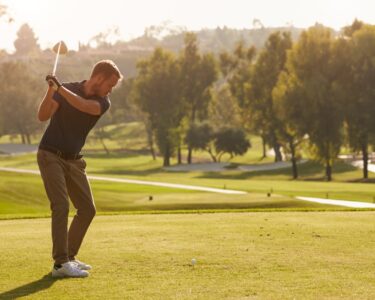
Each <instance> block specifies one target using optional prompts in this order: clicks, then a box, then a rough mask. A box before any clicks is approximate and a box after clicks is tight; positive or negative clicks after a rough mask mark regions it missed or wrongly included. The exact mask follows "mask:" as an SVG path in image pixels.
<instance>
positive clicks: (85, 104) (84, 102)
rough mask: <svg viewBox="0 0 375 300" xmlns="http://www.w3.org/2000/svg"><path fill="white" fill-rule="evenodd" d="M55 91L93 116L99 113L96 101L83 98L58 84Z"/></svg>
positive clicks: (99, 108)
mask: <svg viewBox="0 0 375 300" xmlns="http://www.w3.org/2000/svg"><path fill="white" fill-rule="evenodd" d="M57 92H58V93H59V94H60V95H61V96H63V97H64V98H65V99H66V101H67V102H68V103H69V104H70V105H71V106H73V107H75V108H76V109H78V110H80V111H82V112H84V113H87V114H90V115H93V116H100V115H101V107H100V104H99V102H98V101H95V100H89V99H84V98H82V97H80V96H78V95H77V94H75V93H73V92H71V91H69V90H68V89H67V88H65V87H63V86H60V87H59V89H58V90H57Z"/></svg>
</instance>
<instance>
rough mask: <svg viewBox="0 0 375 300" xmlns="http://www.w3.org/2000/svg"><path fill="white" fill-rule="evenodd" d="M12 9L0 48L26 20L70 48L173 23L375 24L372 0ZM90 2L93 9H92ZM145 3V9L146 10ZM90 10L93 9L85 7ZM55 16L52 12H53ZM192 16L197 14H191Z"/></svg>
mask: <svg viewBox="0 0 375 300" xmlns="http://www.w3.org/2000/svg"><path fill="white" fill-rule="evenodd" d="M0 3H1V4H4V5H6V6H7V8H8V13H9V15H10V17H12V18H13V19H14V22H12V23H7V22H6V18H5V20H4V18H3V20H2V21H1V22H0V34H1V36H2V37H3V39H2V44H1V45H0V48H1V49H5V50H7V51H8V52H13V51H14V46H13V42H14V40H15V39H16V33H17V31H18V30H19V28H20V26H21V25H22V24H24V23H27V24H28V25H29V26H30V27H31V28H32V29H33V31H34V33H35V36H36V37H37V38H38V42H39V45H40V47H41V48H42V49H45V48H49V47H51V46H53V45H54V44H55V43H56V42H57V41H59V40H64V41H65V42H66V43H67V44H68V46H69V48H70V49H78V43H79V42H81V43H84V44H87V43H88V42H89V41H90V39H91V38H93V37H94V36H95V35H98V34H99V33H104V32H109V33H110V35H109V41H111V42H114V41H117V40H121V41H129V40H131V39H134V38H136V37H139V36H142V35H143V34H144V31H145V29H146V28H149V27H151V26H160V25H162V24H167V25H168V26H169V27H172V28H177V29H185V30H187V31H199V30H202V29H215V28H218V27H220V28H223V27H224V26H225V27H227V28H231V29H239V30H240V29H254V28H255V27H254V20H259V21H260V22H261V23H262V25H263V26H264V27H266V28H274V27H291V26H292V27H296V28H302V29H303V28H308V27H310V26H313V25H314V24H316V23H320V24H323V25H324V26H327V27H330V28H332V29H335V30H340V29H341V28H342V27H344V26H348V25H350V24H351V23H352V22H353V21H354V20H355V19H358V20H361V21H363V22H365V23H369V24H374V23H375V15H374V14H372V13H371V12H372V11H374V10H375V3H373V2H371V1H369V0H357V1H353V0H344V1H340V2H339V3H337V1H333V0H328V1H327V0H326V1H324V0H316V1H314V2H312V1H296V0H285V1H283V2H282V3H281V2H278V1H276V0H266V1H263V2H262V3H257V2H255V1H248V2H246V3H243V1H241V0H232V1H231V2H230V3H229V2H228V1H225V0H218V1H213V0H207V1H204V2H202V1H200V2H199V1H197V0H191V1H190V2H186V1H178V2H177V1H172V0H161V1H159V2H158V3H155V2H152V3H147V1H146V0H139V1H138V2H137V3H132V4H129V5H127V3H128V2H127V1H119V0H107V1H106V4H107V7H108V10H107V11H106V15H103V5H102V4H101V3H98V2H91V1H89V0H82V1H79V2H77V1H74V0H65V1H64V5H57V1H56V0H55V1H53V0H34V1H32V2H31V1H30V2H26V1H24V0H0ZM88 5H90V8H88ZM145 8H147V9H145ZM88 10H90V12H91V13H88V12H87V11H88ZM50 16H53V17H50ZM192 16H194V18H192Z"/></svg>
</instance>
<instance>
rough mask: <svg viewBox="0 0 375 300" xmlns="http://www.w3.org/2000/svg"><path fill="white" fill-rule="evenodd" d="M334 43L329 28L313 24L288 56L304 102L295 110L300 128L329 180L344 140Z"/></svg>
mask: <svg viewBox="0 0 375 300" xmlns="http://www.w3.org/2000/svg"><path fill="white" fill-rule="evenodd" d="M333 45H334V43H333V37H332V35H331V30H330V29H328V28H325V27H323V26H320V25H318V26H314V27H311V28H309V29H308V30H307V31H305V32H303V33H302V34H301V36H300V39H299V40H298V42H297V43H296V45H295V46H294V47H293V49H292V50H291V52H290V54H289V57H288V72H289V73H290V74H289V76H293V77H294V79H293V80H294V81H295V82H296V83H297V85H298V88H299V91H298V97H299V98H300V99H301V101H303V105H304V109H303V110H302V111H299V110H298V112H299V113H300V114H301V115H300V116H299V118H300V120H303V121H301V122H300V123H299V126H300V128H299V131H300V132H303V133H306V134H307V135H308V137H309V140H310V143H311V149H312V154H314V156H315V157H316V159H317V160H319V161H321V162H322V163H324V165H325V167H326V172H325V173H326V178H327V180H329V181H330V180H331V179H332V165H333V161H334V160H335V159H336V158H337V155H338V153H339V151H340V147H341V145H342V140H343V134H342V125H343V110H342V106H341V103H340V99H337V94H336V93H335V88H334V82H335V80H336V78H337V72H338V69H337V65H336V63H335V60H334V55H335V53H334V51H333V49H334V46H333Z"/></svg>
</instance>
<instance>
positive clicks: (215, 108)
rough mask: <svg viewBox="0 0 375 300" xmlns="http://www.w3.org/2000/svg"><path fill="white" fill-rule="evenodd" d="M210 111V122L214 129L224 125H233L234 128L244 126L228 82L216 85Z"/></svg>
mask: <svg viewBox="0 0 375 300" xmlns="http://www.w3.org/2000/svg"><path fill="white" fill-rule="evenodd" d="M208 111H209V114H208V120H209V122H210V124H211V125H212V126H213V127H214V128H219V127H221V126H223V124H231V125H232V126H234V127H241V126H243V120H242V115H241V109H240V107H239V105H238V102H237V100H236V99H235V97H234V96H233V95H232V94H231V92H230V87H229V85H228V83H226V82H224V83H223V84H216V85H215V87H214V89H213V90H212V101H210V104H209V108H208Z"/></svg>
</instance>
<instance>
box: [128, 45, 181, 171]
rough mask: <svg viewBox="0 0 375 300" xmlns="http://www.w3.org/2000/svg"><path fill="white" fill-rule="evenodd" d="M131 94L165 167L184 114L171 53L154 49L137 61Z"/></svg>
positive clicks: (174, 146) (175, 142) (178, 76)
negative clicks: (146, 123)
mask: <svg viewBox="0 0 375 300" xmlns="http://www.w3.org/2000/svg"><path fill="white" fill-rule="evenodd" d="M137 68H138V70H139V74H138V76H137V77H136V79H135V85H134V88H135V90H134V97H135V101H136V103H137V105H139V107H140V109H141V110H142V111H144V112H145V113H146V114H147V116H148V119H149V122H150V124H151V127H152V131H153V133H154V135H155V137H156V143H157V144H158V147H159V150H160V152H161V153H162V154H163V158H164V162H163V165H164V166H169V165H170V158H171V156H172V155H173V153H174V151H175V149H176V146H177V144H178V140H179V139H178V127H179V126H180V123H181V120H182V118H183V116H184V106H183V104H184V103H183V100H182V97H181V95H180V88H179V86H180V82H181V81H180V74H181V73H180V68H179V64H178V62H177V60H176V59H175V57H174V55H173V54H172V53H170V52H167V51H165V50H163V49H161V48H157V49H156V50H155V51H154V53H153V55H152V56H151V57H150V58H149V59H146V60H142V61H140V62H139V63H138V65H137Z"/></svg>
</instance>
